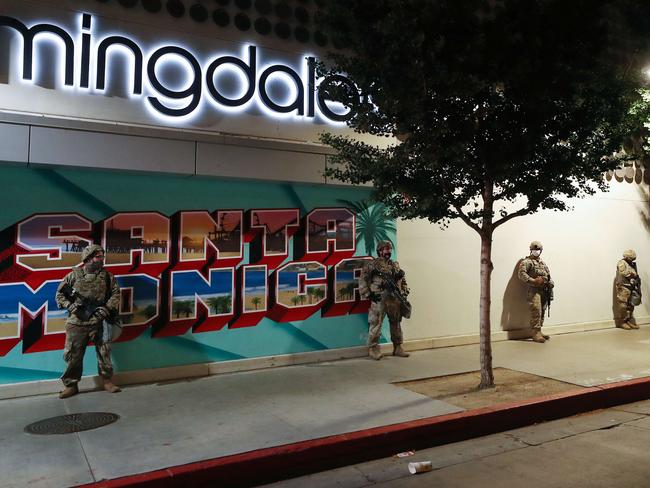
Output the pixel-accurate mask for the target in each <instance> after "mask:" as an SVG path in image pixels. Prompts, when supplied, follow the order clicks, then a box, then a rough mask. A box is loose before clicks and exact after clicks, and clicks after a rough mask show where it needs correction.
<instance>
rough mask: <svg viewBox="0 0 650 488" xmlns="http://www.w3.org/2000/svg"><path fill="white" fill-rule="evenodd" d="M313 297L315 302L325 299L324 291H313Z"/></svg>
mask: <svg viewBox="0 0 650 488" xmlns="http://www.w3.org/2000/svg"><path fill="white" fill-rule="evenodd" d="M314 296H315V297H316V300H318V301H320V300H322V299H323V298H324V297H325V290H323V289H322V288H316V289H315V290H314Z"/></svg>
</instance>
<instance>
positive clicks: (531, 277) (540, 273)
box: [517, 241, 554, 343]
mask: <svg viewBox="0 0 650 488" xmlns="http://www.w3.org/2000/svg"><path fill="white" fill-rule="evenodd" d="M542 249H543V246H542V243H541V242H539V241H533V242H531V243H530V255H529V256H528V257H527V258H524V259H522V260H521V263H520V264H519V271H518V273H517V276H518V277H519V279H520V280H521V281H523V282H524V283H526V284H527V285H528V307H529V309H530V327H531V329H533V335H532V339H533V341H535V342H540V343H543V342H546V341H547V340H549V339H550V337H549V336H547V335H545V334H542V325H544V313H545V312H546V307H547V305H548V302H547V298H548V296H547V293H550V290H551V289H552V288H553V286H554V283H553V280H552V279H551V272H550V271H549V269H548V266H546V263H544V261H542V260H541V259H540V258H539V256H540V254H541V253H542Z"/></svg>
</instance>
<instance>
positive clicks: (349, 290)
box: [341, 283, 356, 300]
mask: <svg viewBox="0 0 650 488" xmlns="http://www.w3.org/2000/svg"><path fill="white" fill-rule="evenodd" d="M355 288H356V284H355V283H348V284H347V285H345V287H344V288H343V290H341V291H342V292H343V293H345V296H347V297H349V298H350V300H352V299H353V298H354V289H355Z"/></svg>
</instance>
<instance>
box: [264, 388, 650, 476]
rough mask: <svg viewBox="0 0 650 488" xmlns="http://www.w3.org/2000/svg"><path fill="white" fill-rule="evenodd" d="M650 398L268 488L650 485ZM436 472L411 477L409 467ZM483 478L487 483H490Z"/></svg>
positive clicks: (331, 471) (332, 471)
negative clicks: (423, 465)
mask: <svg viewBox="0 0 650 488" xmlns="http://www.w3.org/2000/svg"><path fill="white" fill-rule="evenodd" d="M649 442H650V401H647V400H646V401H642V402H638V403H632V404H629V405H623V406H620V407H616V408H610V409H606V410H599V411H597V412H593V413H589V414H582V415H577V416H573V417H568V418H564V419H560V420H554V421H550V422H544V423H542V424H537V425H533V426H530V427H524V428H521V429H514V430H510V431H505V432H502V433H499V434H493V435H489V436H485V437H480V438H477V439H471V440H467V441H463V442H456V443H453V444H446V445H444V446H438V447H433V448H429V449H423V450H421V451H417V452H415V453H414V454H413V455H412V456H409V457H402V458H400V457H397V456H391V457H389V458H384V459H377V460H374V461H369V462H366V463H360V464H356V465H351V466H346V467H344V468H339V469H335V470H330V471H325V472H321V473H317V474H313V475H309V476H302V477H299V478H294V479H290V480H286V481H281V482H277V483H274V484H271V485H265V488H302V487H306V486H308V487H309V488H333V487H337V488H362V487H366V486H376V487H381V488H393V487H394V488H397V487H399V488H404V487H414V488H415V487H430V486H435V487H437V488H447V487H449V488H451V487H458V488H461V487H462V488H473V487H477V488H478V487H485V486H508V487H513V488H517V487H525V488H550V487H558V488H578V487H585V488H586V487H589V488H596V487H603V488H628V487H641V486H648V484H649V482H648V479H649V478H650V467H649V466H648V462H647V461H648V453H647V445H648V443H649ZM421 461H431V463H432V467H433V470H432V471H430V472H428V473H422V474H417V475H411V474H410V473H409V471H408V463H409V462H421ZM486 480H489V482H487V481H486Z"/></svg>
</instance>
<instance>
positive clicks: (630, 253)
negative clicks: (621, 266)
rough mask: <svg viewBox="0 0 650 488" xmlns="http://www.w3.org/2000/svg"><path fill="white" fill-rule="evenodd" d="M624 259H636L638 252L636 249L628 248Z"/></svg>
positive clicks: (624, 252) (624, 253)
mask: <svg viewBox="0 0 650 488" xmlns="http://www.w3.org/2000/svg"><path fill="white" fill-rule="evenodd" d="M623 259H629V260H630V261H634V260H635V259H636V253H635V252H634V249H626V250H625V251H623Z"/></svg>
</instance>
